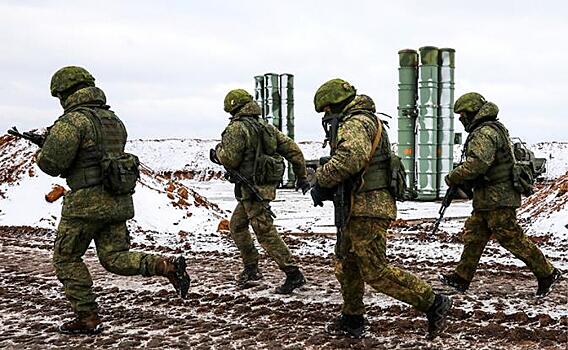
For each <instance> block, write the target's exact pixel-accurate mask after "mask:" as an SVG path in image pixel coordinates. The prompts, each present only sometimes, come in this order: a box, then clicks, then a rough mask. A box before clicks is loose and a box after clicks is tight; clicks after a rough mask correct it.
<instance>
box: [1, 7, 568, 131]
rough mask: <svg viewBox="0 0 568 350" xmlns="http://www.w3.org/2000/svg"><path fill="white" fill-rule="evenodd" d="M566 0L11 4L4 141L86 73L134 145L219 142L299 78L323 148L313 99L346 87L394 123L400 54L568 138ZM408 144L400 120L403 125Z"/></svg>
mask: <svg viewBox="0 0 568 350" xmlns="http://www.w3.org/2000/svg"><path fill="white" fill-rule="evenodd" d="M567 10H568V5H566V2H565V1H479V0H478V1H465V2H462V1H401V0H399V1H396V2H394V1H388V2H387V1H354V0H352V1H335V0H327V1H309V0H300V1H296V0H287V1H270V0H264V1H246V0H239V1H215V0H209V1H160V2H158V1H141V0H137V1H117V0H115V1H101V0H98V1H77V0H75V1H39V0H38V1H25V0H17V1H16V0H14V1H11V0H8V1H6V0H2V1H1V2H0V43H1V48H0V128H1V130H0V131H4V130H5V129H7V128H8V127H10V126H12V125H18V126H20V128H21V129H28V128H33V127H40V126H47V125H50V124H52V123H53V121H54V120H55V119H56V118H57V117H58V116H59V115H60V114H61V107H60V105H59V102H58V100H57V99H55V98H53V97H51V95H50V92H49V82H50V79H51V75H52V74H53V73H54V72H55V71H56V70H57V69H59V68H60V67H62V66H66V65H80V66H83V67H85V68H87V69H88V70H89V71H90V72H91V73H92V74H93V75H94V76H95V78H96V83H97V85H98V86H99V87H101V88H103V89H104V91H105V92H106V94H107V99H108V103H109V104H110V105H111V106H112V109H113V110H114V111H115V112H117V114H118V115H119V116H120V117H121V118H122V119H123V120H124V121H125V124H126V126H127V128H128V130H129V133H130V137H131V138H164V137H200V138H218V137H219V135H220V133H221V131H222V130H223V128H224V126H225V125H226V123H227V117H228V115H227V114H225V112H223V98H224V96H225V94H226V93H227V92H228V91H229V90H230V89H233V88H240V87H242V88H245V89H247V90H249V91H250V92H252V90H253V88H254V80H253V77H254V75H258V74H263V73H267V72H278V73H292V74H294V75H295V87H296V90H295V99H296V109H295V114H296V136H297V139H298V140H319V139H321V138H322V131H321V124H320V118H319V116H318V115H317V114H316V113H315V112H314V110H313V103H312V100H313V95H314V92H315V90H316V89H317V88H318V87H319V85H320V84H321V83H323V82H325V81H326V80H328V79H331V78H335V77H341V78H344V79H346V80H348V81H350V82H351V83H352V84H353V85H355V86H356V87H357V89H358V91H359V92H360V93H365V94H367V95H370V96H371V97H373V99H374V100H375V102H376V104H377V108H378V109H379V110H380V111H382V112H385V113H388V114H391V115H393V116H395V115H396V107H397V82H398V71H397V68H398V56H397V51H398V50H400V49H403V48H414V49H418V48H419V47H421V46H425V45H434V46H438V47H452V48H455V49H456V98H457V96H459V95H460V94H462V93H465V92H469V91H477V92H480V93H481V94H483V95H484V96H485V97H486V98H487V99H488V100H489V101H493V102H495V103H496V104H497V105H498V106H499V108H500V110H501V113H500V117H501V119H502V120H503V121H504V122H505V123H506V125H507V126H508V127H509V129H510V130H511V134H513V135H516V136H521V137H523V138H525V139H526V140H527V141H529V142H537V141H542V140H557V141H568V137H567V131H566V125H567V123H566V118H568V113H567V111H566V103H565V101H566V97H565V96H566V95H567V85H566V82H567V78H568V65H567V62H566V57H568V48H567V45H566V40H567V39H566V38H567V37H568V21H567V20H566V13H568V11H567ZM391 124H392V125H393V126H392V128H393V131H391V139H393V140H396V132H395V130H394V129H395V128H396V123H395V122H394V123H391Z"/></svg>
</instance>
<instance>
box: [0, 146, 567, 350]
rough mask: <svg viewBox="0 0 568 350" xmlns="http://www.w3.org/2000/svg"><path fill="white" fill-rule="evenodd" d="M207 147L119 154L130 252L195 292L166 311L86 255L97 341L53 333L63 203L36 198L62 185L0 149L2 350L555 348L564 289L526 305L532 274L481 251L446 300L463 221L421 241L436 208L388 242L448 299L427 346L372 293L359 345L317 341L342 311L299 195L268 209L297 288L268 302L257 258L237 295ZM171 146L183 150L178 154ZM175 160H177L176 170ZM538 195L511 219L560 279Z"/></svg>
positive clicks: (413, 321) (62, 310)
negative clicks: (127, 164)
mask: <svg viewBox="0 0 568 350" xmlns="http://www.w3.org/2000/svg"><path fill="white" fill-rule="evenodd" d="M136 142H138V144H137V143H136ZM214 143H215V141H202V140H185V141H181V140H166V141H155V142H144V141H134V142H133V143H131V145H130V147H132V150H133V151H134V152H135V153H137V154H139V155H140V156H141V159H142V161H143V163H144V164H145V165H146V166H147V167H146V168H145V170H144V173H143V177H142V183H141V184H140V185H139V186H138V189H137V193H136V195H135V205H136V210H137V216H136V218H135V220H132V221H131V222H130V223H129V226H130V228H131V231H132V242H133V248H135V249H138V250H144V251H149V252H159V253H162V254H167V255H175V254H180V253H182V254H184V255H186V256H187V257H188V259H189V265H190V266H189V272H190V274H191V276H192V278H193V285H192V289H191V294H190V296H189V299H188V300H185V301H182V300H178V299H177V298H176V297H175V294H174V293H173V292H172V291H171V288H170V286H169V285H168V284H167V282H166V281H164V280H162V279H145V278H141V277H121V276H115V275H112V274H110V273H108V272H106V271H104V270H103V269H102V267H101V266H100V265H99V264H98V262H97V260H96V254H95V252H94V249H90V250H89V251H88V253H87V255H86V261H87V264H88V265H89V268H90V270H91V272H92V274H93V278H94V284H95V288H96V289H95V290H96V293H97V294H98V295H99V299H98V300H99V303H100V307H101V313H102V315H103V318H104V321H105V324H106V327H107V329H106V330H105V332H104V333H103V334H101V335H99V336H97V337H68V336H63V335H60V334H59V333H57V332H56V325H57V324H58V323H59V322H61V321H63V320H64V319H66V318H68V317H70V316H71V315H70V313H69V306H68V304H67V302H66V301H65V299H64V297H63V293H62V287H61V286H60V284H59V282H58V281H57V280H56V278H55V277H54V273H53V270H52V267H51V264H50V255H51V249H52V244H53V238H54V227H55V225H56V222H57V220H58V216H59V214H58V213H59V210H60V204H61V200H60V201H58V202H56V203H54V204H47V203H46V202H45V201H44V200H43V196H44V194H45V193H46V192H48V191H49V189H50V188H51V186H52V184H53V183H61V184H62V181H61V180H57V179H55V180H54V179H52V178H48V177H46V176H44V175H43V174H41V173H39V172H38V171H37V169H35V168H34V167H33V164H31V163H30V162H29V160H28V158H29V157H30V156H31V154H32V152H31V151H30V150H29V147H24V145H21V144H10V145H9V147H10V148H9V152H7V151H6V148H5V147H4V151H6V152H7V154H5V155H4V158H3V157H2V153H1V152H0V166H2V168H1V169H4V172H2V170H0V177H1V180H2V181H1V183H0V225H3V226H0V310H1V311H2V312H0V348H17V349H21V348H38V349H44V348H86V347H96V348H107V347H120V348H135V347H150V348H151V347H153V348H164V349H168V348H190V349H248V348H255V349H281V348H282V349H343V348H353V349H398V348H407V349H505V348H506V349H537V348H538V349H566V344H568V308H567V305H568V281H567V280H566V279H564V280H563V281H562V282H561V283H560V284H559V285H558V286H557V288H556V289H555V290H554V292H553V293H552V294H551V295H549V296H548V297H547V298H545V299H535V298H534V292H535V290H536V281H535V280H534V278H533V276H532V275H531V274H530V272H529V271H528V270H527V269H526V268H525V267H524V265H523V264H522V262H520V261H518V260H516V259H515V258H513V257H512V256H511V255H510V254H509V253H508V252H506V251H505V250H504V249H502V248H501V247H500V246H499V245H498V244H496V243H495V242H490V243H489V245H488V247H487V248H486V250H485V254H484V256H483V257H482V260H481V264H480V267H479V270H478V273H477V274H476V277H475V279H474V281H473V284H472V287H471V289H470V291H468V293H467V294H455V293H453V292H452V291H451V290H449V289H447V288H445V287H444V286H442V285H441V284H440V283H439V282H438V281H437V279H436V276H437V275H438V274H439V273H440V272H447V271H451V269H452V267H453V266H455V262H456V261H457V260H458V259H459V255H460V253H461V248H462V245H461V243H460V238H459V236H460V235H459V233H460V231H461V227H462V226H463V222H464V220H465V217H467V215H468V214H469V212H470V211H471V205H470V203H469V202H455V203H453V204H452V206H451V207H450V208H449V209H448V210H447V211H446V217H447V218H448V219H447V220H445V221H443V222H442V224H441V226H440V230H439V231H438V232H437V233H436V234H435V235H431V234H430V232H431V228H432V224H433V221H434V218H435V217H436V216H437V213H438V208H439V203H419V202H405V203H399V218H400V219H401V220H399V221H398V222H397V223H396V225H394V226H393V228H392V230H391V232H390V237H389V245H388V255H389V257H390V259H391V262H392V263H393V264H396V265H398V266H401V267H403V268H405V269H408V270H410V271H412V272H414V273H416V274H418V275H420V276H421V277H423V278H425V279H426V280H428V281H429V282H431V283H432V285H433V286H434V288H435V289H436V290H437V291H441V292H444V293H450V294H453V295H454V309H453V311H452V313H451V320H450V325H449V328H448V330H447V332H446V333H445V334H443V335H442V336H441V337H439V338H438V339H436V340H435V341H433V342H429V341H426V340H425V338H424V335H425V328H426V323H425V320H424V317H423V316H422V315H420V314H419V313H417V312H415V311H413V310H412V309H411V308H409V307H408V306H406V305H403V304H402V303H400V302H398V301H395V300H394V299H392V298H389V297H388V296H385V295H382V294H378V293H374V292H373V291H372V290H370V289H368V290H367V293H366V296H365V303H366V305H367V307H368V309H367V316H368V319H369V329H368V334H369V335H368V337H367V338H366V339H365V340H362V341H355V340H347V339H335V338H330V337H328V336H326V335H325V334H324V333H323V331H322V330H323V325H324V324H325V322H326V321H327V320H329V318H330V317H332V316H333V315H335V314H337V313H338V312H339V309H340V305H341V297H340V292H339V285H338V283H337V282H336V280H335V278H334V276H333V258H332V252H333V245H334V242H335V236H334V232H335V228H334V227H333V219H332V209H331V206H330V205H329V204H327V203H326V206H325V207H323V208H319V207H318V208H314V207H313V206H312V205H311V201H310V199H309V196H302V195H301V194H300V193H298V192H295V191H292V190H280V191H279V193H278V198H277V200H276V201H274V202H273V210H274V212H275V213H276V215H277V219H276V221H275V223H276V225H277V226H278V229H279V231H280V232H281V233H282V236H283V237H284V239H285V241H286V242H287V243H288V245H289V246H290V248H291V250H292V252H293V253H294V255H295V256H297V257H298V259H299V262H300V264H301V265H302V267H303V269H304V271H305V273H306V276H307V278H308V280H309V283H308V285H307V286H306V287H304V288H302V289H301V290H299V291H297V292H295V293H294V294H293V295H291V296H287V297H282V296H278V295H274V294H273V293H272V289H273V288H274V286H275V285H277V284H279V283H280V282H281V281H282V278H283V275H282V273H281V272H279V271H278V270H277V269H276V268H275V266H274V263H273V262H271V261H270V259H269V258H268V257H267V256H266V255H264V254H263V255H262V257H261V269H262V270H263V273H264V275H265V279H264V281H263V283H262V284H261V285H259V286H257V287H254V288H251V289H247V290H238V289H236V287H235V284H234V279H233V276H234V275H235V274H236V273H238V271H239V269H240V268H241V263H240V260H239V257H238V252H237V250H236V249H235V247H234V244H233V243H232V241H231V240H230V238H229V237H228V235H227V234H226V233H223V232H217V225H218V224H219V222H220V221H221V220H222V219H224V218H229V217H230V212H231V211H232V209H233V208H234V206H235V204H236V202H235V200H234V198H233V196H232V186H231V185H230V184H228V183H227V182H224V181H221V180H219V179H218V178H219V175H220V174H219V172H220V171H221V169H219V168H217V167H216V166H214V165H211V164H210V163H209V162H208V160H207V158H206V151H207V149H208V148H210V147H211V146H212V145H214ZM180 145H182V146H183V147H184V149H185V147H187V151H186V152H185V154H184V153H183V152H182V151H180V147H182V146H180ZM0 146H2V142H0ZM303 147H304V148H305V149H306V154H308V155H307V157H311V158H314V159H315V158H317V157H319V155H320V153H318V152H321V145H318V144H317V143H307V144H304V145H303ZM543 149H544V148H543ZM546 152H548V151H546ZM323 153H325V152H323ZM179 154H184V155H183V157H180V158H179V159H178V158H175V157H176V156H177V155H179ZM566 158H568V157H566ZM561 161H562V160H561V159H559V160H558V164H560V163H561ZM10 167H11V168H10ZM6 169H8V170H9V171H7V170H6ZM30 169H32V170H31V171H30ZM566 170H568V166H567V167H566ZM558 173H559V174H561V173H562V172H561V171H560V170H558ZM203 180H208V181H203ZM567 182H568V180H567ZM539 196H540V197H535V198H537V199H538V201H536V200H535V203H529V204H530V205H527V206H526V208H524V209H523V210H521V213H522V215H523V218H524V220H525V224H526V225H527V228H528V232H529V234H530V236H531V238H532V239H533V240H534V241H535V242H537V244H538V245H539V246H540V247H541V248H542V250H543V251H544V252H545V254H546V255H547V256H549V257H550V259H551V260H552V262H553V263H554V264H555V265H556V266H557V267H559V268H560V269H562V270H563V271H564V272H567V271H568V256H567V255H566V253H565V252H566V251H567V250H568V228H566V227H565V224H567V223H568V222H566V217H567V213H568V208H567V207H566V205H565V203H566V200H565V199H566V197H568V195H567V194H562V192H561V191H560V190H559V189H558V188H556V187H555V188H551V189H549V190H547V192H546V195H545V194H539ZM541 197H542V198H541ZM261 252H262V250H261Z"/></svg>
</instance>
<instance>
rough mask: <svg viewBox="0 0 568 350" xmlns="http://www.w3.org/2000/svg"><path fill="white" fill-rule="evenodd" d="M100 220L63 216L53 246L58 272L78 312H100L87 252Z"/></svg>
mask: <svg viewBox="0 0 568 350" xmlns="http://www.w3.org/2000/svg"><path fill="white" fill-rule="evenodd" d="M96 230H97V225H96V223H92V222H87V221H84V220H78V219H65V218H62V219H61V222H60V223H59V227H58V229H57V238H56V239H55V244H54V248H53V266H54V267H55V274H56V275H57V278H58V279H59V281H61V283H62V284H63V287H64V289H65V296H66V297H67V299H68V300H69V301H70V302H71V307H72V308H73V311H75V313H77V314H78V313H86V312H96V311H97V303H96V302H95V294H94V293H93V291H92V289H91V288H92V286H93V280H92V278H91V274H90V273H89V270H88V269H87V266H86V265H85V263H84V262H83V255H84V254H85V251H86V250H87V248H88V247H89V244H90V242H91V239H92V236H93V232H95V231H96Z"/></svg>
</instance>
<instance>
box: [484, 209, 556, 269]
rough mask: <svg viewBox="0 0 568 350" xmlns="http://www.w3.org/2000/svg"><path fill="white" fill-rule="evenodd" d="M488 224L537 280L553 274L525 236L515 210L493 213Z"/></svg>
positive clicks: (504, 246) (490, 214)
mask: <svg viewBox="0 0 568 350" xmlns="http://www.w3.org/2000/svg"><path fill="white" fill-rule="evenodd" d="M488 224H489V228H490V229H491V232H492V233H493V234H494V235H495V238H496V239H497V241H498V242H499V243H500V244H501V246H503V248H505V249H507V250H508V251H510V252H511V253H512V254H513V255H514V256H515V257H517V258H519V259H520V260H522V261H523V262H524V263H525V264H526V265H527V266H528V268H529V269H530V270H531V271H532V272H533V273H534V275H535V276H536V277H537V278H539V279H542V278H546V277H548V276H550V275H551V274H552V271H553V270H554V267H553V266H552V264H551V263H550V262H549V261H548V260H547V259H546V257H545V256H544V254H542V252H541V251H540V249H538V247H537V246H536V245H535V244H534V243H533V242H532V241H531V240H530V239H529V238H528V237H527V236H526V235H525V233H524V232H523V229H522V228H521V226H519V224H518V222H517V215H516V213H515V209H512V208H511V209H509V208H507V209H498V210H494V211H492V212H491V213H489V214H488Z"/></svg>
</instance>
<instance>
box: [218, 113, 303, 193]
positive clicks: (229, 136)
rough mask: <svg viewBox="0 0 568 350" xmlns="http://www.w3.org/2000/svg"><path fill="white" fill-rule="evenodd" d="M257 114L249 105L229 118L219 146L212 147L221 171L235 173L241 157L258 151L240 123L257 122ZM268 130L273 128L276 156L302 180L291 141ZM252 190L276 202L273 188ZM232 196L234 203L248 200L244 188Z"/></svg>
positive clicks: (300, 162)
mask: <svg viewBox="0 0 568 350" xmlns="http://www.w3.org/2000/svg"><path fill="white" fill-rule="evenodd" d="M260 114H261V110H260V107H259V106H258V104H256V102H250V103H248V104H246V105H245V106H243V108H242V109H241V110H240V111H239V112H238V113H237V114H236V115H235V116H234V117H232V118H231V121H230V122H229V125H227V127H226V128H225V130H224V131H223V134H222V137H221V143H219V144H218V145H217V146H216V147H215V150H216V151H217V157H218V158H219V160H220V161H221V163H222V164H223V165H224V166H225V167H227V168H229V169H234V170H238V169H239V168H240V166H241V163H242V162H243V161H244V157H245V154H247V153H254V152H251V150H252V151H254V150H255V149H256V148H257V147H258V144H257V140H258V139H257V137H258V136H257V135H256V132H255V131H254V130H252V129H251V128H250V127H248V126H247V123H245V122H244V121H243V119H244V118H258V117H259V115H260ZM269 127H270V128H273V129H274V131H275V134H276V143H277V146H276V153H277V154H279V155H281V156H283V157H284V158H285V159H286V160H288V161H289V162H290V163H291V164H292V169H293V171H294V174H295V175H296V177H297V178H305V177H306V162H305V160H304V155H303V154H302V151H301V150H300V147H298V145H297V144H296V143H295V142H294V140H292V139H291V138H289V137H288V136H286V135H285V134H283V133H282V132H280V131H279V130H277V129H276V128H275V127H274V126H272V125H269ZM237 186H240V185H237ZM256 188H257V189H258V190H259V192H260V193H261V195H262V196H263V198H264V199H266V200H273V199H274V198H276V186H274V185H261V186H256ZM235 193H236V196H237V199H243V200H246V199H249V198H250V193H249V191H248V190H246V188H245V187H244V186H240V188H238V189H236V191H235ZM239 193H240V195H239ZM239 197H240V198H239Z"/></svg>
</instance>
